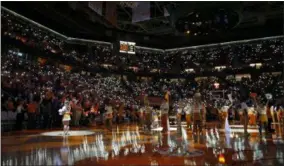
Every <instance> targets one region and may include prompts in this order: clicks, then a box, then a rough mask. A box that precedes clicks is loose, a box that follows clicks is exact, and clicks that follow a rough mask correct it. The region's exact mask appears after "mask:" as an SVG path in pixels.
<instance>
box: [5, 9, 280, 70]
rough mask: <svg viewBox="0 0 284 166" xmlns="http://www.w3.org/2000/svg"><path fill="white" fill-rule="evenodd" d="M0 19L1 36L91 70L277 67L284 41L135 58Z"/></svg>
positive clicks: (9, 17) (8, 16)
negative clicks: (100, 67)
mask: <svg viewBox="0 0 284 166" xmlns="http://www.w3.org/2000/svg"><path fill="white" fill-rule="evenodd" d="M1 16H2V23H1V25H2V35H3V36H5V37H9V38H13V39H16V40H19V41H21V42H23V43H24V44H26V45H28V46H30V47H37V48H39V49H42V50H44V51H46V52H49V53H52V54H54V55H57V56H60V57H64V58H65V60H69V61H73V62H77V63H80V64H84V65H88V66H91V67H98V66H104V65H112V66H115V67H117V68H118V67H122V68H123V69H124V70H129V68H131V69H132V70H135V71H143V72H145V71H146V72H154V71H156V72H157V71H159V72H166V73H167V72H173V71H174V72H179V73H180V72H183V71H185V70H186V69H189V68H192V69H194V70H195V71H198V70H201V71H202V70H211V71H212V70H214V69H215V68H216V67H218V66H219V67H220V66H225V67H226V68H229V69H235V68H241V67H244V66H249V65H251V64H255V63H262V64H270V65H272V64H277V63H279V61H280V59H283V57H282V55H283V53H284V52H283V49H284V48H283V45H284V39H283V37H276V38H267V39H262V40H253V41H244V42H236V43H225V44H217V45H213V46H212V45H211V46H204V47H199V46H197V47H189V48H182V49H172V50H164V51H163V50H158V49H143V48H137V49H136V54H135V55H133V54H131V55H127V54H120V53H118V50H114V51H113V50H112V49H113V47H112V44H111V43H106V42H95V41H86V40H78V39H71V38H68V37H66V36H61V35H58V34H56V33H54V32H51V30H49V31H48V30H46V29H43V28H40V27H38V26H37V25H35V24H31V23H30V22H28V21H26V20H23V19H22V18H19V16H17V15H14V14H12V13H9V12H7V11H2V12H1ZM133 67H135V68H133Z"/></svg>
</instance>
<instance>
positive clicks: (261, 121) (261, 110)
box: [254, 98, 268, 136]
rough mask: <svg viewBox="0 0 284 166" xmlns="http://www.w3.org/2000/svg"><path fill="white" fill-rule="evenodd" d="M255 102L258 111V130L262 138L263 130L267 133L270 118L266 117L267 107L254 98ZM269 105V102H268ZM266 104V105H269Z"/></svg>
mask: <svg viewBox="0 0 284 166" xmlns="http://www.w3.org/2000/svg"><path fill="white" fill-rule="evenodd" d="M254 102H255V105H256V110H257V117H258V118H257V121H258V127H259V128H258V130H259V135H260V136H262V129H265V132H267V130H266V129H267V122H268V118H267V115H266V108H267V106H264V105H263V104H259V103H258V102H257V101H256V99H255V98H254ZM267 104H268V102H267ZM267 104H266V105H267Z"/></svg>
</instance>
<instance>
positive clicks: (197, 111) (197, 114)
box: [192, 92, 204, 134]
mask: <svg viewBox="0 0 284 166" xmlns="http://www.w3.org/2000/svg"><path fill="white" fill-rule="evenodd" d="M192 112H193V132H194V133H200V134H201V132H202V120H203V116H202V115H203V112H204V110H203V104H202V101H201V94H200V93H199V92H197V93H195V95H194V97H193V111H192ZM197 129H198V131H197Z"/></svg>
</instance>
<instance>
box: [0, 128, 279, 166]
mask: <svg viewBox="0 0 284 166" xmlns="http://www.w3.org/2000/svg"><path fill="white" fill-rule="evenodd" d="M274 128H275V129H276V132H275V133H273V134H269V135H265V134H263V135H265V136H262V137H260V136H259V135H258V131H257V128H256V127H254V126H252V127H250V130H249V131H250V133H251V135H250V136H249V137H245V136H244V135H243V134H242V127H241V126H232V130H231V132H230V133H226V134H225V133H224V132H223V131H222V130H218V129H216V128H215V127H214V126H212V127H209V128H208V129H206V130H204V132H203V135H194V134H192V132H191V131H190V130H189V129H185V127H183V128H182V130H181V132H178V131H177V130H176V128H175V127H171V131H170V132H169V133H167V134H163V133H161V132H160V131H159V130H154V131H152V132H147V133H145V132H143V131H142V130H141V129H139V128H138V127H137V126H136V125H134V124H131V125H119V126H113V130H112V131H109V130H106V129H104V126H98V127H90V128H80V129H79V128H77V129H74V128H73V129H72V133H71V134H70V136H68V137H63V136H62V135H61V131H60V130H59V129H58V130H52V131H47V130H44V131H43V130H29V131H21V132H10V133H2V137H1V141H2V143H1V151H2V154H1V155H2V156H1V165H2V166H6V165H12V166H16V165H76V166H83V165H219V164H220V165H222V164H225V165H256V166H259V165H265V166H266V165H273V166H274V165H284V139H283V134H282V133H283V126H280V125H278V124H276V125H274ZM56 131H58V132H56Z"/></svg>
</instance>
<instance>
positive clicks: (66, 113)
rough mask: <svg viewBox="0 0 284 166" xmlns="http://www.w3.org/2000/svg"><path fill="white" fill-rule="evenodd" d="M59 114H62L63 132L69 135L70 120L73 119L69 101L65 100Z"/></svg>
mask: <svg viewBox="0 0 284 166" xmlns="http://www.w3.org/2000/svg"><path fill="white" fill-rule="evenodd" d="M59 114H60V115H63V116H62V124H63V134H64V135H68V132H69V122H70V120H71V116H70V115H71V105H70V102H69V101H65V103H64V106H63V107H62V108H61V109H59Z"/></svg>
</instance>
